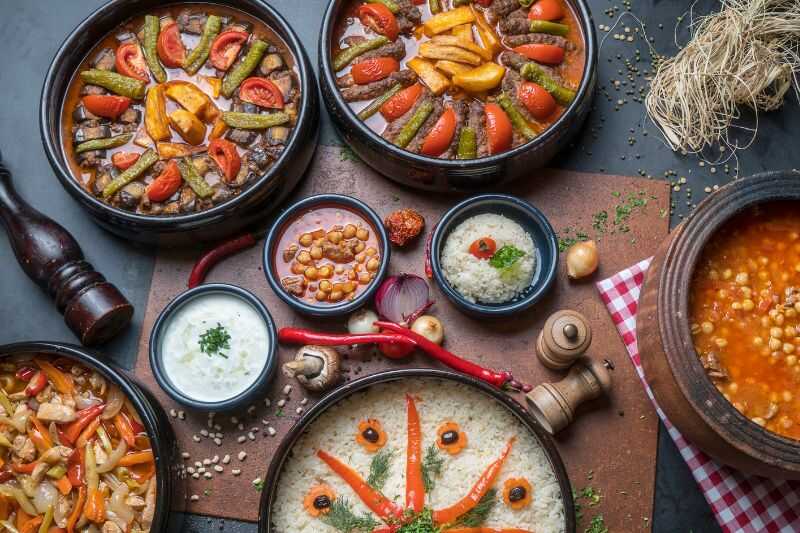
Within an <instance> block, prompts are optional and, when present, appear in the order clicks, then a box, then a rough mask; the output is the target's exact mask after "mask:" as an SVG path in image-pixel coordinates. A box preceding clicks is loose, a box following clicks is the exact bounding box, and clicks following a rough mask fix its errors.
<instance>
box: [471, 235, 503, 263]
mask: <svg viewBox="0 0 800 533" xmlns="http://www.w3.org/2000/svg"><path fill="white" fill-rule="evenodd" d="M496 251H497V243H496V242H494V239H492V238H490V237H481V238H480V239H477V240H476V241H474V242H473V243H472V244H470V245H469V253H471V254H472V255H474V256H475V257H477V258H478V259H491V258H492V256H493V255H494V253H495V252H496Z"/></svg>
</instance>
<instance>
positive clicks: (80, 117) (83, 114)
mask: <svg viewBox="0 0 800 533" xmlns="http://www.w3.org/2000/svg"><path fill="white" fill-rule="evenodd" d="M72 120H73V121H75V122H86V121H89V120H91V121H94V124H95V125H96V124H99V123H100V121H101V120H103V119H102V118H100V117H98V116H97V115H95V114H94V113H92V112H91V111H89V110H88V109H86V106H85V105H83V104H79V105H77V106H75V110H74V111H72Z"/></svg>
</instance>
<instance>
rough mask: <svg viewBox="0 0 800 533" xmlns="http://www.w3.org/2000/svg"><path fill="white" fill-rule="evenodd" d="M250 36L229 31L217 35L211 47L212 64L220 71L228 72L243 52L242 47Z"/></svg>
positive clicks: (239, 31)
mask: <svg viewBox="0 0 800 533" xmlns="http://www.w3.org/2000/svg"><path fill="white" fill-rule="evenodd" d="M249 38H250V34H249V33H247V32H246V31H241V30H228V31H224V32H222V33H220V34H219V35H217V38H216V39H214V43H213V44H212V45H211V53H210V54H209V56H210V58H211V64H212V65H214V68H216V69H219V70H228V69H229V68H231V65H233V62H234V61H236V56H238V55H239V52H240V51H241V50H242V46H243V45H244V43H245V42H247V39H249Z"/></svg>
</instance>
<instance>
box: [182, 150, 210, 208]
mask: <svg viewBox="0 0 800 533" xmlns="http://www.w3.org/2000/svg"><path fill="white" fill-rule="evenodd" d="M178 168H179V169H180V171H181V177H183V179H184V181H186V183H188V184H189V187H191V188H192V190H193V191H194V193H195V194H196V195H197V196H199V197H200V198H208V197H209V196H211V195H212V194H214V189H212V188H211V185H209V184H208V182H207V181H206V180H205V179H204V178H203V176H201V175H200V174H199V173H198V172H197V169H196V168H195V167H194V163H192V161H191V159H189V158H188V157H187V158H184V160H183V161H180V162H178Z"/></svg>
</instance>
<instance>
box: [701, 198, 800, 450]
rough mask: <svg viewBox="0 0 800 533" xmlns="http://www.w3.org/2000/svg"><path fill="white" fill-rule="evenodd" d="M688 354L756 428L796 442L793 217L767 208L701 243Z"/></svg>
mask: <svg viewBox="0 0 800 533" xmlns="http://www.w3.org/2000/svg"><path fill="white" fill-rule="evenodd" d="M690 294H691V297H690V302H689V305H690V313H691V321H690V326H691V331H692V336H693V339H694V346H695V350H696V351H697V354H698V356H699V357H700V360H701V362H702V364H703V368H705V370H706V373H707V374H708V376H709V377H710V378H711V380H712V381H713V382H714V384H715V385H716V387H717V389H719V391H720V392H721V393H722V395H723V396H725V398H726V399H727V400H728V401H730V402H731V403H732V404H733V406H734V407H736V409H737V410H739V411H740V412H741V413H742V414H743V415H745V416H746V417H748V418H749V419H750V420H752V421H753V422H755V423H756V424H758V425H760V426H762V427H764V428H766V429H768V430H769V431H772V432H774V433H777V434H779V435H783V436H785V437H790V438H793V439H800V391H798V387H799V386H800V364H798V356H800V213H798V210H797V205H796V204H794V203H792V204H790V203H788V202H787V203H771V204H766V205H763V206H759V207H757V208H754V209H752V210H748V211H747V212H745V213H743V214H741V215H738V216H737V217H736V218H734V219H732V220H731V221H729V222H728V223H727V225H726V226H725V227H724V228H722V229H721V230H720V231H719V232H717V234H716V235H715V236H714V237H713V238H712V240H710V241H709V243H708V245H707V248H706V250H705V251H704V252H703V255H702V256H701V258H700V262H699V263H698V265H697V267H696V269H695V273H694V276H693V279H692V287H691V291H690Z"/></svg>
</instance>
